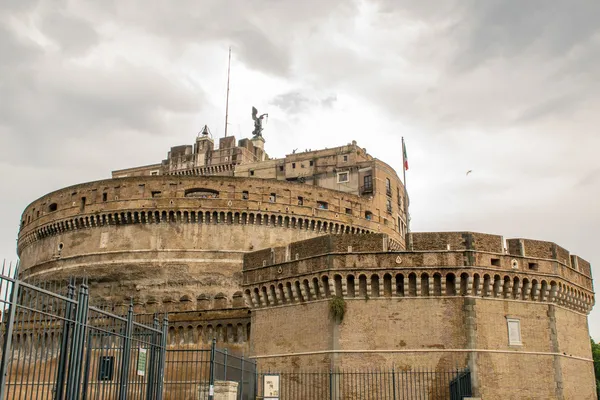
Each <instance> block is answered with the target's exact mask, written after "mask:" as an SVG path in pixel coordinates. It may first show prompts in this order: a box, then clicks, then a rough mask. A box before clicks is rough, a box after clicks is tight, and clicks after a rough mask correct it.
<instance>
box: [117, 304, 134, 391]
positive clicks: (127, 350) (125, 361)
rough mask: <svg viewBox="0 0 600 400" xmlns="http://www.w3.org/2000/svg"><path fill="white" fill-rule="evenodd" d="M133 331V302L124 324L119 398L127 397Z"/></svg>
mask: <svg viewBox="0 0 600 400" xmlns="http://www.w3.org/2000/svg"><path fill="white" fill-rule="evenodd" d="M132 331H133V304H129V310H128V311H127V325H126V326H125V337H124V338H123V353H122V356H121V377H120V379H121V382H120V385H119V400H126V399H127V387H128V386H129V361H130V358H131V333H132Z"/></svg>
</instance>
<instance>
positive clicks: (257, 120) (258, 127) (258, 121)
mask: <svg viewBox="0 0 600 400" xmlns="http://www.w3.org/2000/svg"><path fill="white" fill-rule="evenodd" d="M257 115H258V110H257V109H256V107H252V119H253V120H254V131H252V135H254V138H258V137H262V130H263V126H262V120H263V118H265V117H267V118H268V117H269V114H262V115H261V116H257Z"/></svg>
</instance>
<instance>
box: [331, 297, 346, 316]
mask: <svg viewBox="0 0 600 400" xmlns="http://www.w3.org/2000/svg"><path fill="white" fill-rule="evenodd" d="M329 310H330V311H331V314H332V315H333V317H334V318H335V319H336V320H337V321H339V322H342V320H343V319H344V314H345V313H346V301H345V300H344V298H343V297H341V296H333V297H332V298H331V300H329Z"/></svg>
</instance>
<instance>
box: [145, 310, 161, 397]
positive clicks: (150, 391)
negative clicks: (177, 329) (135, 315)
mask: <svg viewBox="0 0 600 400" xmlns="http://www.w3.org/2000/svg"><path fill="white" fill-rule="evenodd" d="M152 328H153V329H154V331H153V332H152V337H151V339H150V351H149V353H150V354H149V355H148V365H149V366H148V381H147V385H146V400H154V397H155V396H154V394H155V389H156V388H155V381H156V376H155V374H156V361H157V350H158V348H157V347H158V346H160V344H159V342H158V334H157V332H156V331H158V328H159V325H158V315H157V314H154V320H153V323H152Z"/></svg>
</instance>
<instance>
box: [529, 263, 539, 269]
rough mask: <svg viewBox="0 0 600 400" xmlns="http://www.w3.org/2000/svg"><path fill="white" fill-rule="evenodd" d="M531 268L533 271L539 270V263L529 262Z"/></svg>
mask: <svg viewBox="0 0 600 400" xmlns="http://www.w3.org/2000/svg"><path fill="white" fill-rule="evenodd" d="M529 269H530V270H532V271H537V270H538V264H537V263H531V262H530V263H529Z"/></svg>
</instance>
